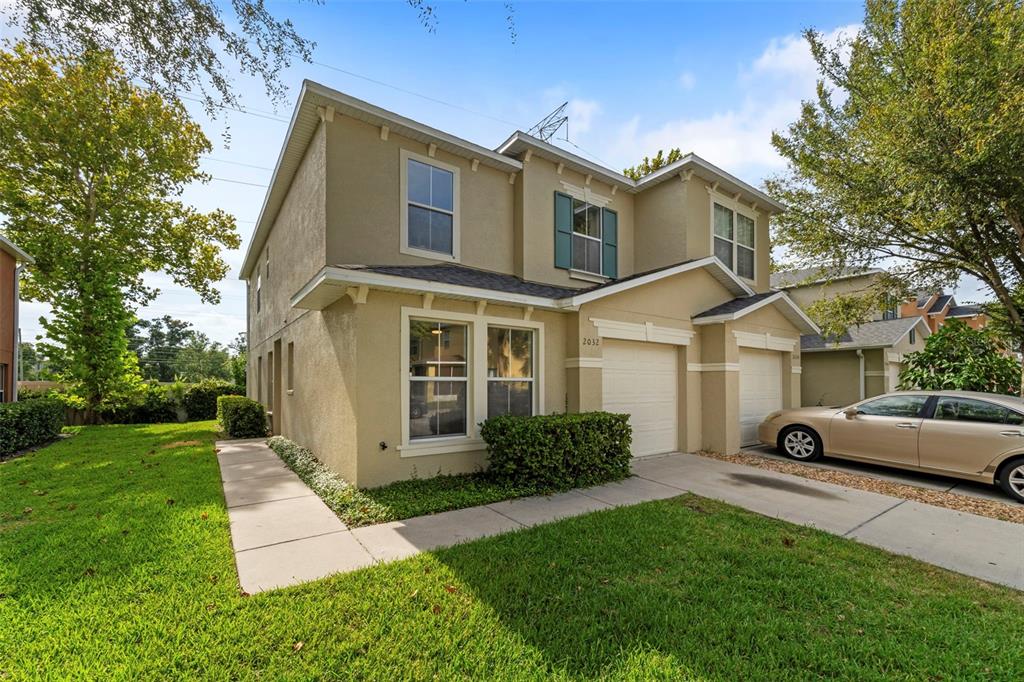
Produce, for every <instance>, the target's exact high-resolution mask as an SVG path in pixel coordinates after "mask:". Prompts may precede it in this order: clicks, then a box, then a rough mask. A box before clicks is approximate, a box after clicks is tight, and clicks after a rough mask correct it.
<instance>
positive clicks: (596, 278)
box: [569, 269, 611, 284]
mask: <svg viewBox="0 0 1024 682" xmlns="http://www.w3.org/2000/svg"><path fill="white" fill-rule="evenodd" d="M569 279H581V280H583V281H584V282H593V283H594V284H604V283H605V282H608V281H610V279H611V278H609V277H605V276H604V275H598V274H595V273H593V272H587V271H586V270H571V269H570V270H569Z"/></svg>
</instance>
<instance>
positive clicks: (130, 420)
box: [97, 382, 178, 424]
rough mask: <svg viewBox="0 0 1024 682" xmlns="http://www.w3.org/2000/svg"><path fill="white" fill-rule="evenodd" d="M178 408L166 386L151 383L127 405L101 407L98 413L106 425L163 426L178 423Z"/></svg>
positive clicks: (145, 385) (143, 387) (144, 386)
mask: <svg viewBox="0 0 1024 682" xmlns="http://www.w3.org/2000/svg"><path fill="white" fill-rule="evenodd" d="M176 407H177V406H176V404H175V403H174V402H173V401H172V400H171V398H170V396H169V395H168V391H167V387H166V386H162V385H160V384H158V383H156V382H149V383H145V384H143V385H142V388H141V390H140V391H139V393H138V394H136V395H134V396H132V398H131V399H130V400H129V401H128V402H127V403H124V404H119V405H116V406H113V407H101V408H100V409H98V410H97V413H98V414H99V417H100V420H101V421H102V422H103V423H105V424H163V423H166V422H177V421H178V413H177V410H176V409H175V408H176Z"/></svg>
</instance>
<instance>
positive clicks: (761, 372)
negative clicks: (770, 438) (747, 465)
mask: <svg viewBox="0 0 1024 682" xmlns="http://www.w3.org/2000/svg"><path fill="white" fill-rule="evenodd" d="M781 409H782V354H781V353H779V352H777V351H770V350H753V349H750V348H740V444H741V445H752V444H754V443H757V425H758V424H760V423H761V421H762V420H764V418H765V417H766V416H768V414H770V413H772V412H774V411H775V410H781Z"/></svg>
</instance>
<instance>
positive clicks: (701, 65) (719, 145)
mask: <svg viewBox="0 0 1024 682" xmlns="http://www.w3.org/2000/svg"><path fill="white" fill-rule="evenodd" d="M5 2H8V0H0V8H2V6H3V4H4V3H5ZM268 6H269V7H270V9H271V11H273V12H274V13H275V14H276V15H277V16H279V17H289V18H291V19H292V20H293V21H294V23H295V25H296V28H297V30H298V31H299V32H300V33H301V34H302V35H304V36H306V37H308V38H311V39H313V40H314V41H316V43H317V49H316V51H315V54H314V57H313V59H314V61H315V62H318V64H296V65H293V67H292V68H290V69H289V70H288V71H287V72H286V73H285V74H284V82H285V83H286V84H287V85H288V86H289V88H290V89H289V101H288V102H286V103H284V104H282V105H280V106H278V108H277V110H276V112H275V110H274V104H273V103H272V102H270V101H269V100H268V98H267V97H266V95H265V94H264V91H263V88H262V86H261V84H260V83H257V82H254V81H251V80H246V79H237V80H236V88H237V91H238V92H239V93H241V99H242V102H243V103H244V106H245V107H246V108H247V109H249V110H251V111H253V112H265V113H266V114H268V116H267V117H262V116H263V114H261V115H260V116H257V115H252V114H249V115H247V114H241V113H235V112H224V113H223V115H222V116H220V117H219V118H218V119H217V120H213V121H211V120H209V119H207V117H206V116H204V115H202V112H201V109H200V107H199V105H196V106H195V107H194V109H193V113H194V115H195V116H196V118H197V119H198V120H200V121H201V122H202V123H203V125H204V126H205V128H206V131H207V135H208V136H209V137H210V139H211V141H212V142H213V143H214V150H213V151H212V152H211V154H210V155H209V158H207V159H204V161H203V168H204V169H205V170H206V171H208V172H209V173H210V174H211V175H213V176H214V177H216V178H219V179H218V180H214V181H212V182H210V183H209V184H206V185H200V186H195V187H191V188H189V189H188V190H187V191H186V193H185V200H186V201H189V202H191V203H192V204H193V205H195V206H196V207H197V208H199V209H201V210H210V209H213V208H222V209H224V210H227V211H229V212H231V213H232V214H234V215H235V217H236V218H237V219H238V221H239V223H238V227H239V231H240V232H241V234H242V236H243V247H242V250H240V251H237V252H230V253H228V254H227V258H228V261H229V262H230V263H231V266H232V271H231V274H230V275H229V277H228V279H227V280H226V281H224V282H223V283H222V284H221V286H220V289H221V292H222V295H223V300H222V302H221V304H219V305H217V306H207V305H204V304H202V303H201V302H200V301H199V299H198V297H197V296H196V295H195V294H193V293H191V292H190V291H187V290H184V289H181V288H179V287H176V286H175V285H173V283H171V282H170V281H168V280H167V279H166V278H164V277H161V276H159V275H155V276H153V277H151V278H150V281H151V283H153V284H154V285H156V286H158V287H159V288H160V289H161V291H162V293H161V295H160V297H159V298H158V299H157V300H156V301H154V302H153V304H152V305H150V306H149V307H148V308H147V309H144V310H141V311H139V315H140V317H154V316H158V315H164V314H170V315H173V316H175V317H179V318H181V319H185V320H188V321H190V322H192V323H193V325H194V326H195V327H196V328H197V329H199V330H200V331H203V332H205V333H207V334H208V335H209V336H210V337H211V338H213V339H214V340H218V341H221V342H223V343H226V342H228V341H230V340H231V339H232V338H234V336H235V335H236V334H237V333H238V332H240V331H244V329H245V304H244V300H245V287H244V284H243V283H242V282H240V281H238V280H237V276H238V266H239V264H240V263H241V259H242V255H243V253H244V248H245V246H246V245H247V244H248V240H249V237H250V235H251V232H252V229H253V227H254V222H255V220H256V218H257V217H258V214H259V208H260V206H261V204H262V202H263V195H264V193H265V191H266V190H265V185H266V183H268V182H269V179H270V175H271V170H270V169H272V168H273V166H274V164H275V162H276V159H277V156H278V153H279V150H280V147H281V144H282V142H283V139H284V135H285V132H286V130H287V124H286V122H285V121H286V120H287V119H288V117H289V116H290V115H291V109H292V105H293V103H294V97H295V96H296V95H297V93H298V90H299V85H300V84H301V82H302V80H303V79H304V78H308V79H311V80H315V81H318V82H320V83H323V84H325V85H328V86H331V87H334V88H337V89H339V90H342V91H344V92H347V93H349V94H351V95H354V96H356V97H359V98H362V99H365V100H368V101H371V102H373V103H375V104H377V105H379V106H382V107H384V108H387V109H390V110H392V111H395V112H397V113H400V114H403V115H405V116H409V117H411V118H414V119H417V120H419V121H422V122H424V123H427V124H429V125H432V126H435V127H437V128H441V129H443V130H446V131H448V132H450V133H452V134H455V135H458V136H460V137H463V138H466V139H469V140H472V141H474V142H477V143H479V144H483V145H486V146H489V147H494V146H497V145H498V144H499V143H500V142H502V141H503V140H504V139H505V138H506V137H507V136H508V135H509V134H510V133H511V132H512V131H513V130H514V129H515V128H516V127H518V128H521V129H524V130H525V129H527V128H529V127H530V126H532V125H533V124H534V123H536V122H537V121H538V120H539V119H541V118H542V117H543V116H544V115H546V114H547V113H548V112H550V111H551V110H552V109H554V108H555V107H556V106H558V105H559V104H561V103H562V102H564V101H568V102H569V103H570V105H569V113H570V123H569V138H570V140H571V143H569V142H560V144H562V145H563V146H566V147H567V148H568V149H570V150H572V151H575V152H577V153H581V154H583V155H585V156H589V157H590V158H592V159H593V160H595V161H598V162H603V163H604V164H606V165H609V166H610V167H612V168H615V169H618V170H621V168H623V167H624V166H626V165H630V164H632V163H633V162H634V161H635V160H637V159H639V158H641V157H643V156H644V155H645V154H652V153H654V152H655V151H657V150H658V149H659V148H661V147H669V146H678V147H681V148H682V149H683V151H693V152H696V153H697V154H700V155H701V156H703V157H705V158H707V159H708V160H709V161H711V162H713V163H715V164H718V165H719V166H721V167H723V168H725V169H726V170H728V171H730V172H732V173H734V174H736V175H738V176H739V177H741V178H743V179H745V180H747V181H748V182H751V183H752V184H755V185H759V184H760V183H761V181H762V180H763V179H764V177H766V176H767V175H769V174H771V173H772V172H774V171H777V170H779V169H781V167H782V166H781V162H780V160H779V159H778V157H777V156H776V155H775V153H774V151H773V150H772V148H771V145H770V142H769V136H770V134H771V131H772V130H773V129H781V128H783V127H784V126H785V125H786V124H787V123H788V122H790V121H792V120H793V119H794V118H795V117H796V116H797V113H798V108H799V103H800V100H801V99H804V98H808V97H810V96H812V95H813V91H814V79H815V71H814V67H813V63H812V61H811V59H810V55H809V53H808V51H807V49H806V47H805V46H804V44H803V42H802V40H801V39H800V37H799V34H800V32H801V31H802V30H803V29H805V28H808V27H814V28H816V29H818V30H820V31H822V32H823V33H826V34H836V33H837V32H840V31H842V30H844V29H846V30H849V27H851V26H856V24H857V22H858V21H860V19H861V17H862V14H863V11H862V6H861V4H860V3H858V2H823V3H814V2H781V3H779V2H714V3H701V2H673V3H659V2H630V3H618V2H597V3H595V2H563V3H548V2H522V1H519V2H514V3H513V8H514V16H515V27H516V31H517V33H518V38H517V40H516V42H515V43H513V42H512V41H511V39H510V37H509V31H508V27H507V24H506V21H505V15H506V14H507V11H506V9H505V6H504V4H503V3H502V2H490V1H486V0H469V1H468V2H462V1H454V2H440V3H437V24H436V31H435V32H434V33H430V32H428V31H426V30H425V29H424V28H423V27H422V25H421V24H420V23H419V21H418V18H417V14H416V11H415V10H413V9H412V8H410V7H408V6H407V5H406V3H405V2H401V1H394V2H385V1H381V2H332V1H331V0H328V1H327V3H326V4H325V5H317V4H315V3H312V2H301V3H299V2H275V1H273V0H270V1H269V2H268ZM230 12H231V10H230V9H228V8H226V9H225V14H226V15H230ZM6 33H7V35H10V32H9V31H7V32H6ZM323 65H328V66H323ZM329 67H335V68H333V69H332V68H329ZM337 69H341V70H343V71H347V72H350V73H343V72H342V71H339V70H337ZM351 74H358V75H359V76H361V77H357V76H354V75H351ZM373 81H379V83H375V82H373ZM380 83H386V84H388V85H390V86H392V87H388V86H386V85H381V84H380ZM403 91H410V92H414V93H418V94H422V95H426V96H428V97H430V98H433V99H435V100H441V101H443V102H446V103H448V104H450V105H454V106H446V105H444V104H439V103H437V102H434V101H430V100H428V99H426V98H424V97H418V96H415V95H412V94H408V93H407V92H403ZM466 110H469V111H471V112H473V113H469V112H468V111H466ZM225 132H227V133H229V135H230V142H229V143H227V144H226V143H225V136H224V133H225ZM563 134H564V132H563V133H559V137H561V136H562V135H563ZM573 145H575V146H573ZM240 164H245V165H240ZM252 166H255V167H252ZM229 180H233V181H237V182H228V181H229ZM239 182H243V183H252V184H251V185H246V184H238V183H239ZM958 293H960V295H961V297H963V298H965V299H972V298H977V296H976V295H975V292H974V290H973V288H964V289H962V290H960V291H959V292H958ZM45 312H46V308H45V306H43V305H40V304H34V303H29V304H24V305H23V308H22V333H23V338H24V339H25V340H32V339H33V338H34V337H35V336H36V334H38V333H40V331H41V329H40V327H39V325H38V323H37V321H36V319H37V318H38V317H39V315H40V314H42V313H45Z"/></svg>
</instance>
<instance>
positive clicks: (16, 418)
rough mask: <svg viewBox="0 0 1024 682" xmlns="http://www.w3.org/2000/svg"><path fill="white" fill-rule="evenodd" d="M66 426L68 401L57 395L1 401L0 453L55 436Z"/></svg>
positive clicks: (10, 451)
mask: <svg viewBox="0 0 1024 682" xmlns="http://www.w3.org/2000/svg"><path fill="white" fill-rule="evenodd" d="M63 427H64V405H63V404H62V403H61V402H60V401H58V400H54V399H53V398H33V399H32V400H27V401H25V402H21V401H19V402H16V403H0V457H6V456H7V455H11V454H14V453H15V452H18V451H19V450H24V449H25V448H31V447H33V446H36V445H40V444H42V443H45V442H46V441H49V440H53V439H54V438H56V437H57V436H59V435H60V430H61V429H62V428H63Z"/></svg>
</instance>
